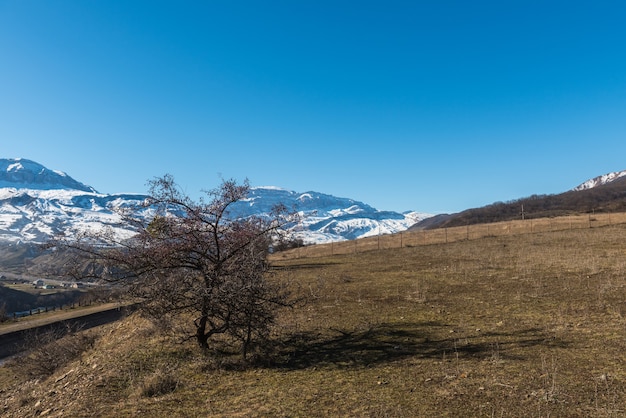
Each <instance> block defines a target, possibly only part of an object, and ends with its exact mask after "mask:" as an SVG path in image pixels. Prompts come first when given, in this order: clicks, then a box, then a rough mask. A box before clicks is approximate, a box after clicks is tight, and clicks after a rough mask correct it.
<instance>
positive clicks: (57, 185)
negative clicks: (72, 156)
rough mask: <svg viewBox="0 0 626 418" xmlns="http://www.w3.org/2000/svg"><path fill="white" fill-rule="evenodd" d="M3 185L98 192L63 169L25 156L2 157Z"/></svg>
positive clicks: (0, 159) (0, 174)
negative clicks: (52, 168)
mask: <svg viewBox="0 0 626 418" xmlns="http://www.w3.org/2000/svg"><path fill="white" fill-rule="evenodd" d="M3 187H12V188H16V189H34V190H56V189H64V190H79V191H83V192H88V193H97V192H96V190H95V189H94V188H93V187H90V186H87V185H85V184H83V183H80V182H78V181H76V180H74V179H73V178H71V177H70V176H68V175H67V174H65V173H64V172H62V171H58V170H50V169H48V168H46V167H44V166H43V165H41V164H39V163H37V162H35V161H32V160H27V159H25V158H0V188H3Z"/></svg>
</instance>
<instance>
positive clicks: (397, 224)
mask: <svg viewBox="0 0 626 418" xmlns="http://www.w3.org/2000/svg"><path fill="white" fill-rule="evenodd" d="M279 203H281V204H284V205H285V206H286V207H287V209H288V210H290V211H296V212H298V213H300V215H301V216H302V222H301V223H300V224H299V225H295V226H294V227H293V228H292V235H293V237H294V238H299V239H302V240H303V241H304V242H305V243H323V242H332V241H342V240H350V239H356V238H363V237H368V236H372V235H378V234H392V233H396V232H400V231H404V230H406V229H407V228H409V227H410V226H411V225H413V224H415V223H416V222H418V221H420V220H422V219H425V218H428V217H430V216H432V215H429V214H423V213H417V212H407V213H404V214H401V213H398V212H390V211H379V210H377V209H375V208H373V207H371V206H370V205H367V204H365V203H363V202H359V201H356V200H353V199H348V198H342V197H336V196H332V195H328V194H323V193H318V192H312V191H311V192H306V193H297V192H294V191H290V190H285V189H280V188H277V187H255V188H251V190H250V193H249V195H248V198H247V199H244V200H243V201H240V202H237V203H236V204H235V205H234V206H233V209H232V211H231V215H234V216H244V217H245V216H249V215H253V214H263V213H269V212H270V211H271V209H272V207H273V206H274V205H276V204H279Z"/></svg>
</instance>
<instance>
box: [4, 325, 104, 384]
mask: <svg viewBox="0 0 626 418" xmlns="http://www.w3.org/2000/svg"><path fill="white" fill-rule="evenodd" d="M97 338H98V334H97V333H96V332H95V331H89V332H87V331H83V332H79V331H75V330H71V329H69V328H61V327H59V328H55V329H52V330H50V331H47V332H44V333H37V332H33V333H32V334H31V335H29V336H28V338H27V339H26V343H25V349H26V350H25V352H26V353H27V354H25V355H24V356H20V357H18V358H16V359H14V360H13V361H11V362H10V363H9V366H10V367H11V368H12V369H13V370H14V371H15V372H16V373H17V374H19V375H22V376H24V377H27V378H42V377H47V376H50V375H52V374H54V373H55V372H56V371H57V370H59V369H61V368H62V367H64V366H66V365H67V364H69V363H70V362H72V361H73V360H75V359H77V358H78V357H80V356H81V355H82V354H83V353H84V352H85V351H87V350H89V349H91V348H93V346H94V344H95V342H96V340H97Z"/></svg>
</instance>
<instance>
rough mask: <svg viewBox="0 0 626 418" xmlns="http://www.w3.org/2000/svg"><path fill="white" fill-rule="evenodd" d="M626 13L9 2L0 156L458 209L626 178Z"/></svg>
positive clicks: (98, 182) (126, 183) (477, 5)
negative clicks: (618, 175) (610, 175)
mask: <svg viewBox="0 0 626 418" xmlns="http://www.w3.org/2000/svg"><path fill="white" fill-rule="evenodd" d="M624 22H626V2H623V1H593V2H592V1H584V2H583V1H532V0H525V1H515V0H512V1H472V2H469V1H445V0H443V1H393V0H392V1H336V0H335V1H314V2H302V1H271V0H269V1H237V0H234V1H208V0H207V1H160V0H149V1H147V0H146V1H133V0H106V1H95V0H73V1H68V0H55V1H44V0H38V1H34V0H0V157H2V158H15V157H23V158H28V159H31V160H35V161H37V162H39V163H41V164H43V165H45V166H47V167H48V168H51V169H57V170H62V171H65V172H67V173H68V174H69V175H71V176H72V177H74V178H75V179H77V180H79V181H82V182H83V183H86V184H89V185H90V186H93V187H94V188H96V189H97V190H99V191H101V192H103V193H117V192H145V191H146V182H147V180H149V179H151V178H153V177H156V176H160V175H163V174H165V173H171V174H172V175H174V177H175V178H176V180H177V181H178V183H180V185H181V186H182V187H183V188H184V189H185V190H186V191H187V192H188V193H190V194H191V195H196V194H197V193H198V192H199V191H200V190H201V189H210V188H213V187H215V186H216V185H217V184H219V181H220V178H222V177H223V178H236V179H239V180H243V179H244V178H248V179H249V180H250V182H251V184H252V185H253V186H263V185H273V186H280V187H284V188H287V189H290V190H295V191H299V192H305V191H310V190H314V191H318V192H323V193H329V194H333V195H336V196H341V197H350V198H353V199H357V200H361V201H363V202H365V203H368V204H370V205H372V206H374V207H376V208H378V209H381V210H396V211H404V210H418V211H423V212H431V213H441V212H456V211H460V210H463V209H467V208H470V207H477V206H483V205H485V204H489V203H493V202H495V201H506V200H511V199H516V198H520V197H525V196H529V195H532V194H550V193H560V192H562V191H565V190H567V189H570V188H572V187H574V186H576V185H577V184H579V183H581V182H583V181H584V180H587V179H588V178H591V177H595V176H597V175H601V174H605V173H607V172H610V171H618V170H624V169H626V158H625V157H626V49H625V48H624V45H626V25H625V24H624Z"/></svg>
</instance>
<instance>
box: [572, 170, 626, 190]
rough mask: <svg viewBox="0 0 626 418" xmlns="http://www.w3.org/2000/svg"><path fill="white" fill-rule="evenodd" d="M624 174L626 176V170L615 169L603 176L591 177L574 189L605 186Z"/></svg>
mask: <svg viewBox="0 0 626 418" xmlns="http://www.w3.org/2000/svg"><path fill="white" fill-rule="evenodd" d="M624 176H626V170H623V171H614V172H612V173H608V174H604V175H602V176H598V177H594V178H592V179H589V180H587V181H585V182H584V183H581V184H580V185H578V186H576V187H574V188H573V189H572V190H573V191H581V190H588V189H593V188H594V187H598V186H603V185H605V184H608V183H612V182H614V181H615V180H617V179H619V178H621V177H624Z"/></svg>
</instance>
